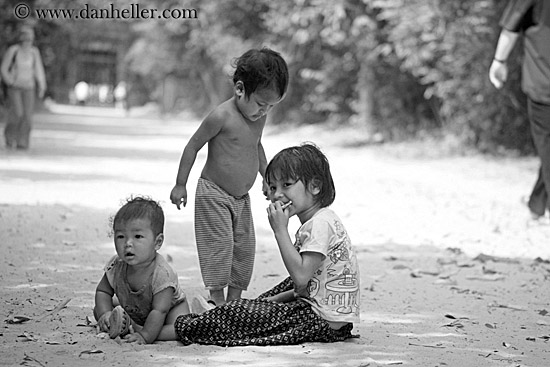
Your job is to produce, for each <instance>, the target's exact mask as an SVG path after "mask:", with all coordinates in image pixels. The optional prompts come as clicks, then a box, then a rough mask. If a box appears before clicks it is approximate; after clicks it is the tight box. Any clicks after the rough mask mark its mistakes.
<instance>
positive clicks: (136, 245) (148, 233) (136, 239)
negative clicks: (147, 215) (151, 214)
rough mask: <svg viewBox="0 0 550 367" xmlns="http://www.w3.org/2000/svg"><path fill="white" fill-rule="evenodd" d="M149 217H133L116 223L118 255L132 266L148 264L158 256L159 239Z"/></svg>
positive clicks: (115, 235) (115, 236)
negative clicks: (154, 232)
mask: <svg viewBox="0 0 550 367" xmlns="http://www.w3.org/2000/svg"><path fill="white" fill-rule="evenodd" d="M159 236H162V234H159V235H158V236H155V235H154V234H153V230H152V229H151V222H150V221H149V219H131V220H128V221H125V222H120V223H115V224H114V238H115V248H116V252H117V254H118V256H119V257H120V258H121V259H122V260H123V261H124V262H126V263H127V264H128V265H131V266H139V265H148V264H149V263H150V262H151V261H153V259H154V258H155V256H156V252H157V250H158V249H159V248H160V244H161V243H162V241H160V244H159V241H158V237H159Z"/></svg>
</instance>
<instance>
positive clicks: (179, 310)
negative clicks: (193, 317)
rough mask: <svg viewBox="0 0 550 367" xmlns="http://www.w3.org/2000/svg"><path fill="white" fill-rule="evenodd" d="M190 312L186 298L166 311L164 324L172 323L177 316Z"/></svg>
mask: <svg viewBox="0 0 550 367" xmlns="http://www.w3.org/2000/svg"><path fill="white" fill-rule="evenodd" d="M190 312H191V311H190V310H189V303H188V302H187V300H185V301H183V302H181V303H179V304H177V305H176V306H174V307H172V309H171V310H170V311H169V312H168V315H166V319H165V320H164V325H174V321H176V319H177V318H178V316H180V315H187V314H189V313H190Z"/></svg>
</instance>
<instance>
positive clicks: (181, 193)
mask: <svg viewBox="0 0 550 367" xmlns="http://www.w3.org/2000/svg"><path fill="white" fill-rule="evenodd" d="M170 201H171V202H172V204H174V205H175V206H177V207H178V210H180V205H181V204H183V206H185V205H187V189H186V188H185V185H176V186H174V188H173V189H172V192H171V193H170Z"/></svg>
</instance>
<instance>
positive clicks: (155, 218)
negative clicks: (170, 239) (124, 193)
mask: <svg viewBox="0 0 550 367" xmlns="http://www.w3.org/2000/svg"><path fill="white" fill-rule="evenodd" d="M133 219H149V221H150V222H151V229H152V230H153V234H154V235H155V236H158V235H159V234H161V233H163V232H164V212H163V211H162V208H161V207H160V205H159V204H158V203H157V202H156V201H154V200H152V199H151V198H149V197H146V196H135V197H130V198H129V199H127V200H126V203H125V204H124V205H123V206H122V207H121V208H120V209H119V210H118V212H117V213H116V214H115V216H114V217H113V218H112V220H111V224H112V226H111V227H112V228H113V229H114V227H115V224H116V223H122V222H127V221H129V220H133Z"/></svg>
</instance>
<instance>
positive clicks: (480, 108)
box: [373, 0, 531, 151]
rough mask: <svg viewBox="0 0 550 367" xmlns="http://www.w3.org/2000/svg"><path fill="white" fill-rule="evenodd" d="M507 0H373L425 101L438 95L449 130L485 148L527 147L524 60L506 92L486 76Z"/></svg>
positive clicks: (440, 112) (400, 62)
mask: <svg viewBox="0 0 550 367" xmlns="http://www.w3.org/2000/svg"><path fill="white" fill-rule="evenodd" d="M504 5H505V3H504V2H499V1H489V0H485V1H478V0H465V1H460V2H449V1H441V0H406V1H405V0H384V1H379V0H375V1H373V6H376V7H377V8H379V9H381V12H380V14H379V19H380V20H383V21H384V22H386V26H385V27H384V32H385V33H386V37H387V39H388V45H389V47H390V48H391V50H392V52H391V55H392V56H393V57H394V59H393V62H394V63H396V65H399V66H400V68H401V69H402V70H404V71H405V72H407V73H410V74H411V75H413V76H414V77H415V78H416V79H417V80H418V81H419V83H420V84H422V85H423V86H425V87H426V89H425V92H424V97H425V98H426V99H428V100H430V99H435V103H436V104H437V106H438V108H437V109H436V110H435V112H436V114H437V120H438V121H440V122H441V126H442V128H443V129H444V131H446V132H452V133H454V134H456V135H457V136H459V137H460V138H462V139H463V141H464V142H466V143H469V144H473V145H475V146H476V147H478V148H479V149H481V150H484V151H495V150H496V149H497V148H498V146H505V147H509V148H516V149H521V150H524V151H528V150H529V149H531V144H530V137H529V130H528V125H527V124H526V119H525V116H524V111H523V110H522V108H521V107H520V106H523V105H524V104H523V103H522V102H520V101H518V100H519V99H521V98H523V97H522V94H521V92H520V91H519V73H518V72H517V68H518V62H517V61H515V62H514V64H513V65H512V68H513V69H515V70H512V74H511V80H510V82H509V83H508V85H507V86H506V93H505V94H503V95H501V94H498V93H496V91H495V90H494V89H493V88H492V86H491V85H490V83H489V80H488V76H487V75H488V68H489V65H490V62H491V60H492V55H493V52H494V43H495V40H496V37H497V35H498V26H497V23H498V19H499V17H500V14H501V11H502V9H503V7H504ZM513 59H514V60H516V59H517V58H513ZM503 96H505V97H503Z"/></svg>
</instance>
